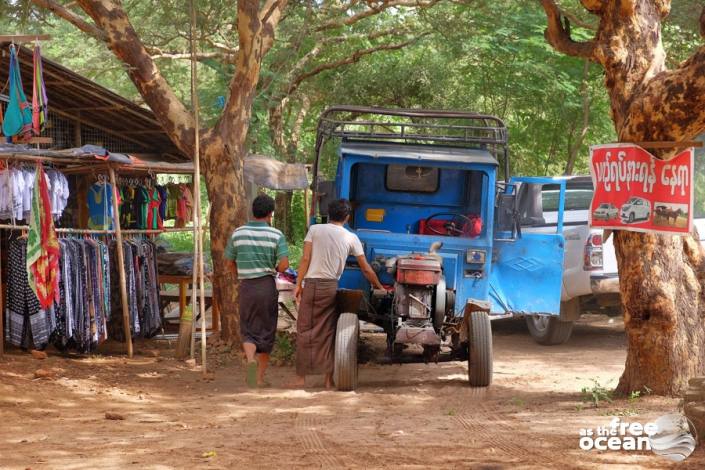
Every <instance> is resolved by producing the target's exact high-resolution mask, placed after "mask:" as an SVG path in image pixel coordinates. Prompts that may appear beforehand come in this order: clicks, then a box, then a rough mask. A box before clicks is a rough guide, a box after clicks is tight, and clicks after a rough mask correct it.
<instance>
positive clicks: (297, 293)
mask: <svg viewBox="0 0 705 470" xmlns="http://www.w3.org/2000/svg"><path fill="white" fill-rule="evenodd" d="M303 292H304V290H303V288H302V287H301V284H296V289H294V302H296V306H297V307H298V306H299V304H300V303H301V295H302V294H303Z"/></svg>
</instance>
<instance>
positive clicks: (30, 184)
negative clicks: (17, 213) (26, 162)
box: [22, 169, 53, 220]
mask: <svg viewBox="0 0 705 470" xmlns="http://www.w3.org/2000/svg"><path fill="white" fill-rule="evenodd" d="M22 175H23V176H24V190H23V191H22V212H23V214H22V218H24V219H25V220H29V213H30V211H31V210H32V192H33V190H34V170H29V169H25V170H22ZM52 207H53V206H52Z"/></svg>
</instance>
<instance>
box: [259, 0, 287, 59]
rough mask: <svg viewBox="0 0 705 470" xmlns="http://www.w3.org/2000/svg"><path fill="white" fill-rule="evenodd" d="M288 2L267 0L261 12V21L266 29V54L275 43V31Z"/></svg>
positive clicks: (285, 0)
mask: <svg viewBox="0 0 705 470" xmlns="http://www.w3.org/2000/svg"><path fill="white" fill-rule="evenodd" d="M287 3H288V1H287V0H267V3H265V5H264V7H263V8H262V12H261V13H260V21H261V22H262V24H263V30H264V36H263V44H262V46H263V50H262V55H264V54H266V53H267V52H268V51H269V50H270V49H271V48H272V46H273V45H274V32H275V31H276V29H277V25H279V22H280V21H281V19H282V13H283V12H284V8H286V5H287Z"/></svg>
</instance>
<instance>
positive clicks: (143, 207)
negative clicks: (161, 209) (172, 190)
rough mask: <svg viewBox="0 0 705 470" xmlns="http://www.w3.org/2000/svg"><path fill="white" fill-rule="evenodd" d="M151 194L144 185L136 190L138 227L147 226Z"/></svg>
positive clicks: (144, 227) (135, 203) (135, 202)
mask: <svg viewBox="0 0 705 470" xmlns="http://www.w3.org/2000/svg"><path fill="white" fill-rule="evenodd" d="M150 199H151V196H150V194H149V190H148V189H147V188H145V187H144V186H140V187H138V188H137V189H136V190H135V200H134V205H135V208H136V210H135V214H136V215H137V223H136V228H138V229H146V228H147V214H148V213H149V201H150Z"/></svg>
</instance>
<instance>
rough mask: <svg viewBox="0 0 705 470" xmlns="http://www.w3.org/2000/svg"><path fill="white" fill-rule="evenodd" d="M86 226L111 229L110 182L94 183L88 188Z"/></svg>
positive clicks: (111, 189) (111, 204) (111, 192)
mask: <svg viewBox="0 0 705 470" xmlns="http://www.w3.org/2000/svg"><path fill="white" fill-rule="evenodd" d="M88 228H90V229H93V230H112V229H113V187H112V185H111V184H110V183H95V184H93V185H92V186H91V187H90V188H88Z"/></svg>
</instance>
